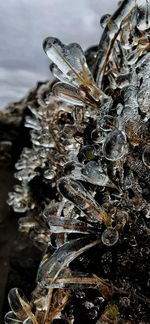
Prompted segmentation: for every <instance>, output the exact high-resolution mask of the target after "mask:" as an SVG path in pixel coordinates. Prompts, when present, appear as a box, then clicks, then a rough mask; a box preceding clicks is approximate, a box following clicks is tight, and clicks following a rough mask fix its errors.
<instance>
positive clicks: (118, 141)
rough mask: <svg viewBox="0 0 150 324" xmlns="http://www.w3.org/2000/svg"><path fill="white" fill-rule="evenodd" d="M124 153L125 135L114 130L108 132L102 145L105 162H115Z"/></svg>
mask: <svg viewBox="0 0 150 324" xmlns="http://www.w3.org/2000/svg"><path fill="white" fill-rule="evenodd" d="M125 153H126V135H125V134H124V133H123V132H122V131H120V130H118V129H116V130H114V131H112V132H110V133H109V134H108V136H107V138H106V140H105V142H104V144H103V154H104V157H105V158H106V159H107V160H110V161H117V160H119V159H121V158H122V157H123V155H124V154H125Z"/></svg>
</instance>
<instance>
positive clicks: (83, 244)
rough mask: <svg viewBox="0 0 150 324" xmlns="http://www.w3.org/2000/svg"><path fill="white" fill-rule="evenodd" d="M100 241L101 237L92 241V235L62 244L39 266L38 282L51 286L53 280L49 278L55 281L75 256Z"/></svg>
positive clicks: (46, 256) (45, 257)
mask: <svg viewBox="0 0 150 324" xmlns="http://www.w3.org/2000/svg"><path fill="white" fill-rule="evenodd" d="M99 243H100V239H99V240H96V241H93V240H92V241H91V239H90V237H85V238H79V239H76V240H72V241H70V242H67V243H65V244H64V245H62V246H61V247H60V248H58V249H57V250H56V251H55V252H54V254H53V255H52V256H51V257H48V255H47V254H46V255H45V256H44V258H43V261H42V262H41V264H40V266H39V270H38V274H37V282H38V283H40V285H42V286H44V287H50V286H51V280H50V281H49V278H50V279H51V278H53V282H54V281H55V278H57V277H58V276H59V275H63V274H64V273H65V272H66V270H67V268H68V266H69V264H70V263H71V262H72V261H73V260H74V259H75V258H77V257H78V256H79V255H81V254H82V253H83V252H85V251H87V250H88V249H90V248H91V247H93V246H95V245H97V244H99Z"/></svg>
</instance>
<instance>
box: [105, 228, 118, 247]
mask: <svg viewBox="0 0 150 324" xmlns="http://www.w3.org/2000/svg"><path fill="white" fill-rule="evenodd" d="M118 238H119V234H118V231H116V229H115V228H111V227H110V228H107V229H105V231H104V232H103V233H102V236H101V239H102V242H103V244H105V245H107V246H112V245H114V244H116V242H117V241H118Z"/></svg>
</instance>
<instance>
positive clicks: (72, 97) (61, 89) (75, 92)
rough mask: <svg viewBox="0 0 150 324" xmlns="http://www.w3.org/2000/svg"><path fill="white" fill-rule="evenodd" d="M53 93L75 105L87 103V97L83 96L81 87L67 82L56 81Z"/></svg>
mask: <svg viewBox="0 0 150 324" xmlns="http://www.w3.org/2000/svg"><path fill="white" fill-rule="evenodd" d="M53 93H54V95H55V96H57V97H59V98H60V99H62V100H64V101H66V102H68V103H71V104H73V105H77V106H84V105H85V103H86V99H85V98H84V97H82V96H81V93H80V91H79V89H78V88H76V87H74V86H72V85H70V84H67V83H62V82H58V83H55V84H54V86H53Z"/></svg>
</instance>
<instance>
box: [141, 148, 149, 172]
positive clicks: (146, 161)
mask: <svg viewBox="0 0 150 324" xmlns="http://www.w3.org/2000/svg"><path fill="white" fill-rule="evenodd" d="M142 160H143V163H144V164H145V165H146V166H147V167H148V168H150V145H147V146H146V147H145V149H144V151H143V154H142Z"/></svg>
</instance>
